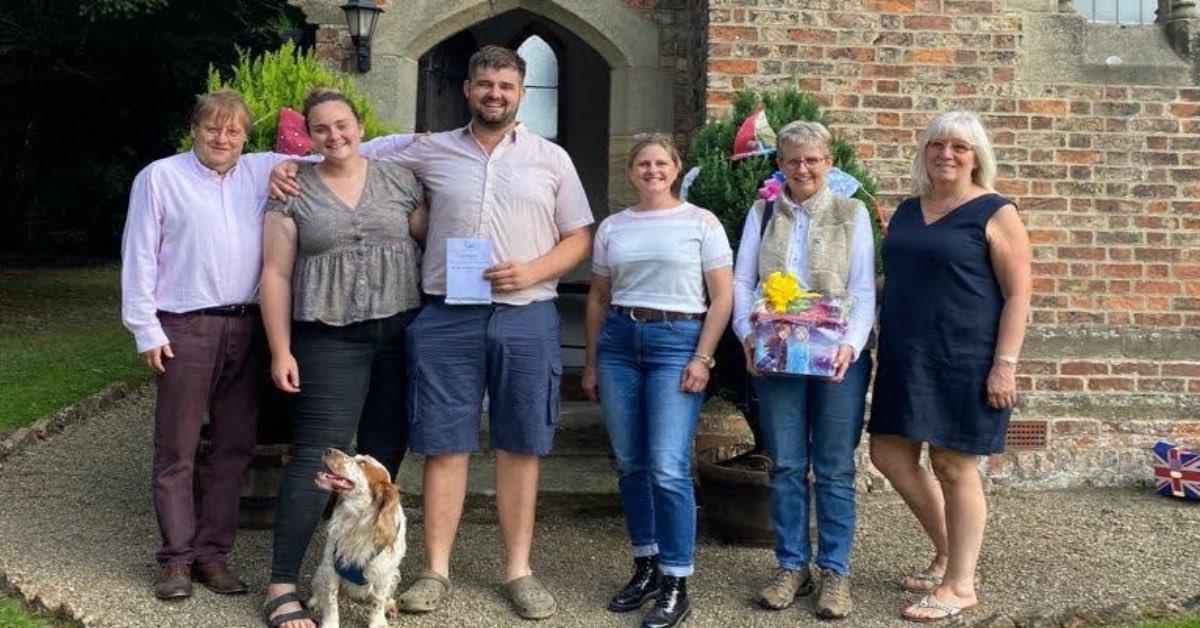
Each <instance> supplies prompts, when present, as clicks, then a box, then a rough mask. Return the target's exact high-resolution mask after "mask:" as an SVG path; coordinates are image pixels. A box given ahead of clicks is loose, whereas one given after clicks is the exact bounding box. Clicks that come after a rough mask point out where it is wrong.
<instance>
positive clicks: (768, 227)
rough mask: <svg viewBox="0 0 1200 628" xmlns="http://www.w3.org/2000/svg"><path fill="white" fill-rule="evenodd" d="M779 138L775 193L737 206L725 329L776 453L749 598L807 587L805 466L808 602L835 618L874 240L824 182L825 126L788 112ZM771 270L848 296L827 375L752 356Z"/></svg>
mask: <svg viewBox="0 0 1200 628" xmlns="http://www.w3.org/2000/svg"><path fill="white" fill-rule="evenodd" d="M778 140H779V153H778V155H777V156H776V161H777V163H778V165H779V168H780V169H781V170H782V171H783V173H784V175H786V177H787V183H786V186H785V188H784V191H783V192H782V193H781V194H780V195H779V196H778V198H777V199H776V200H775V201H773V203H772V204H770V205H768V204H767V203H764V202H763V201H759V202H757V203H755V205H754V206H753V207H752V208H751V210H750V213H749V214H748V215H747V216H746V225H745V227H744V229H743V232H742V242H741V245H740V246H739V247H738V254H737V266H736V272H735V274H734V314H733V330H734V332H735V333H736V334H737V335H738V338H740V339H741V340H742V342H743V344H744V347H745V351H746V364H747V368H748V369H749V370H750V373H751V374H752V375H754V376H755V377H754V384H755V389H756V390H757V392H758V397H759V422H760V424H761V427H762V433H763V437H764V440H765V441H766V443H765V444H766V448H767V452H768V453H769V454H770V456H771V459H772V461H773V462H774V464H773V466H772V468H771V502H772V504H771V516H772V520H773V522H774V525H775V531H776V533H777V534H778V536H779V540H778V542H777V544H776V546H775V556H776V558H777V559H778V561H779V569H778V570H777V571H776V572H775V575H774V577H773V578H772V579H771V581H770V582H769V583H768V584H767V585H766V586H765V587H764V588H763V589H762V590H761V592H760V593H759V596H758V603H759V605H760V606H762V607H763V608H767V609H770V610H782V609H784V608H787V607H788V606H791V604H792V602H793V601H794V600H795V598H796V596H798V595H807V594H808V593H809V592H811V591H812V590H813V587H814V585H813V579H812V574H811V572H810V571H809V562H810V561H812V560H813V552H812V547H811V543H810V541H809V528H808V519H809V518H808V506H809V484H808V475H809V471H810V470H811V471H812V474H813V476H814V478H815V481H814V482H813V488H814V489H815V491H816V508H817V527H818V529H819V532H820V534H819V536H820V542H819V547H818V551H817V555H816V564H817V567H818V568H819V569H820V574H821V583H820V586H821V590H820V595H819V597H818V599H817V601H816V608H815V611H816V614H817V616H818V617H821V618H823V619H837V618H841V617H845V616H846V615H848V614H849V613H850V609H851V606H852V603H851V598H850V582H849V576H850V547H851V544H852V543H853V541H854V521H855V508H854V474H855V468H854V449H855V447H857V446H858V442H859V438H860V436H861V434H862V422H863V411H864V409H865V406H866V392H867V383H868V381H869V379H870V377H871V356H870V355H869V353H868V352H866V351H865V350H864V348H865V345H866V344H867V338H868V337H869V336H870V334H871V325H872V323H873V321H874V317H875V242H874V238H873V236H872V233H871V218H870V216H869V215H868V213H867V208H866V207H865V206H864V205H863V204H862V203H861V202H859V201H857V200H854V199H851V198H846V197H845V196H841V195H839V194H837V193H835V192H834V191H833V190H831V189H830V188H829V186H828V185H827V184H826V181H825V176H826V174H828V173H829V171H830V169H831V168H832V167H833V158H832V155H831V153H830V148H831V143H832V138H831V137H830V134H829V130H828V129H826V128H825V127H824V126H822V125H821V124H818V123H816V122H792V123H791V124H788V125H786V126H784V127H783V128H782V129H780V131H779V137H778ZM768 210H769V211H768ZM764 215H766V216H767V218H766V221H765V224H764ZM773 272H785V273H791V274H792V275H794V276H796V278H797V279H799V282H800V284H801V285H802V286H803V287H804V288H806V289H809V290H814V291H817V292H820V293H822V294H825V295H827V296H849V297H850V298H851V299H852V301H853V308H852V314H851V317H850V321H849V327H848V330H847V333H846V338H845V344H843V345H842V346H841V347H840V349H839V351H838V354H837V360H836V362H835V364H836V368H837V371H836V374H835V375H834V377H832V378H830V379H824V378H815V377H810V378H790V377H763V376H761V375H762V374H761V373H760V372H758V369H757V368H756V367H755V366H754V361H753V359H752V358H753V347H754V345H755V342H756V339H755V338H754V335H753V334H752V333H751V328H750V311H751V309H752V308H753V307H754V302H755V295H756V292H757V290H756V288H757V287H758V286H759V285H760V283H761V282H762V281H763V280H765V279H766V277H768V276H769V275H770V274H771V273H773Z"/></svg>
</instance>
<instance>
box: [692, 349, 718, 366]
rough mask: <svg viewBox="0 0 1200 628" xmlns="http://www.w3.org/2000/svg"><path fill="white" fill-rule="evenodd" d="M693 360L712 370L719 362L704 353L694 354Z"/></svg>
mask: <svg viewBox="0 0 1200 628" xmlns="http://www.w3.org/2000/svg"><path fill="white" fill-rule="evenodd" d="M692 359H693V360H698V361H699V362H700V363H701V364H703V365H704V366H707V367H708V368H710V369H711V368H715V367H716V366H717V361H716V360H714V359H713V357H712V356H711V355H705V354H703V353H693V354H692Z"/></svg>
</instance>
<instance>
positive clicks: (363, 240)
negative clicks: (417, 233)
mask: <svg viewBox="0 0 1200 628" xmlns="http://www.w3.org/2000/svg"><path fill="white" fill-rule="evenodd" d="M296 181H297V183H298V184H299V186H300V193H299V194H298V195H296V196H292V197H289V198H288V199H287V200H286V201H280V200H277V199H271V200H270V201H269V202H268V203H267V211H277V212H279V213H281V214H283V215H284V216H287V217H289V218H291V219H292V220H294V221H295V222H296V232H297V239H298V242H297V250H296V265H295V268H294V269H293V271H292V318H293V319H294V320H297V321H320V322H322V323H325V324H327V325H335V326H342V325H348V324H350V323H356V322H360V321H367V320H373V319H378V318H386V317H388V316H391V315H393V314H395V313H397V312H402V311H404V310H410V309H413V308H415V307H417V306H418V305H420V302H421V291H420V285H419V281H420V276H421V273H420V271H419V270H418V266H419V264H420V255H421V252H420V248H418V246H417V243H416V241H415V240H413V238H412V235H411V234H410V233H409V231H408V217H409V216H410V215H411V214H412V212H413V211H414V210H415V209H416V208H417V204H418V203H419V202H421V200H422V199H423V198H424V192H423V191H422V188H421V184H420V183H418V182H417V180H416V177H414V176H413V174H412V172H410V171H409V170H407V169H406V168H403V167H401V166H398V165H396V164H393V163H387V162H379V161H369V162H368V165H367V177H366V182H365V184H364V186H363V192H362V196H361V198H360V199H359V201H358V206H357V207H350V206H348V205H346V204H345V203H344V202H342V200H341V199H339V198H338V197H337V195H335V194H334V193H333V191H332V190H330V189H329V187H328V186H326V185H325V183H324V182H323V181H321V178H320V177H319V176H317V172H316V169H315V168H314V164H309V163H303V164H300V170H299V171H298V172H297V173H296Z"/></svg>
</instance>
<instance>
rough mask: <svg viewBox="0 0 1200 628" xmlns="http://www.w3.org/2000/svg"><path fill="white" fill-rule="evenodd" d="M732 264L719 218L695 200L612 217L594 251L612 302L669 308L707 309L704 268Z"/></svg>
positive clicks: (594, 265) (596, 268) (603, 226)
mask: <svg viewBox="0 0 1200 628" xmlns="http://www.w3.org/2000/svg"><path fill="white" fill-rule="evenodd" d="M732 265H733V251H732V250H730V248H729V239H728V238H727V237H726V236H725V229H724V227H722V226H721V221H720V220H718V219H717V217H716V216H714V215H713V213H712V212H710V211H708V210H707V209H704V208H701V207H696V206H695V205H692V204H691V203H681V204H679V205H677V206H675V207H672V208H669V209H651V210H635V209H633V208H629V209H626V210H624V211H621V212H619V213H616V214H613V215H612V216H609V217H608V218H606V219H605V220H604V222H602V223H601V224H600V228H599V229H598V230H597V231H596V243H595V250H594V252H593V254H592V272H594V273H596V274H597V275H600V276H602V277H608V278H609V279H610V281H611V282H612V304H613V305H623V306H626V307H647V308H654V309H657V310H667V311H671V312H692V313H700V312H705V311H707V309H708V299H707V298H706V293H705V288H704V273H706V272H708V271H710V270H713V269H716V268H722V267H725V266H732Z"/></svg>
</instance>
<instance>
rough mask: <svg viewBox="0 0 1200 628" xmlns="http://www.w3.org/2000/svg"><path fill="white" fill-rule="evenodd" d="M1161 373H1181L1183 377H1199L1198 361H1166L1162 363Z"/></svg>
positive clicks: (1199, 367)
mask: <svg viewBox="0 0 1200 628" xmlns="http://www.w3.org/2000/svg"><path fill="white" fill-rule="evenodd" d="M1162 374H1163V375H1182V376H1184V377H1200V363H1196V362H1167V363H1166V364H1163V365H1162Z"/></svg>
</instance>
